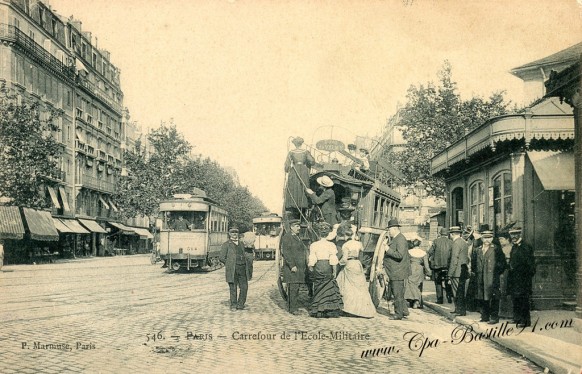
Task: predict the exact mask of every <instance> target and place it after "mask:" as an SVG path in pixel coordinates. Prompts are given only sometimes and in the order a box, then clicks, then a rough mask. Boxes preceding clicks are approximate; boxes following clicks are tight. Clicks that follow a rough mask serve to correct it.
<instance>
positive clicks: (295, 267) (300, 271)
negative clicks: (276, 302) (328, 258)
mask: <svg viewBox="0 0 582 374" xmlns="http://www.w3.org/2000/svg"><path fill="white" fill-rule="evenodd" d="M299 223H300V221H299V220H298V219H292V220H290V221H289V228H290V229H291V232H286V233H285V235H283V238H281V255H282V256H283V261H284V265H283V282H285V283H286V284H287V306H288V308H289V313H291V314H293V315H298V314H299V312H298V310H297V301H298V298H299V286H300V285H302V284H305V277H306V269H307V258H308V256H309V254H308V252H307V248H306V247H305V245H304V244H303V242H302V241H301V239H300V238H299V236H298V235H299V230H300V229H301V226H300V225H299Z"/></svg>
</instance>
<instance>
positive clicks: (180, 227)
mask: <svg viewBox="0 0 582 374" xmlns="http://www.w3.org/2000/svg"><path fill="white" fill-rule="evenodd" d="M174 230H175V231H188V230H190V225H189V224H188V221H186V220H185V219H184V217H182V216H181V215H179V216H178V219H177V220H176V222H174Z"/></svg>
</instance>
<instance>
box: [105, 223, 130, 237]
mask: <svg viewBox="0 0 582 374" xmlns="http://www.w3.org/2000/svg"><path fill="white" fill-rule="evenodd" d="M107 223H109V224H110V225H111V226H113V227H115V228H118V229H119V230H121V231H123V233H124V234H130V235H132V234H136V232H135V231H134V230H133V229H132V228H131V227H129V226H125V225H124V224H123V223H119V222H107Z"/></svg>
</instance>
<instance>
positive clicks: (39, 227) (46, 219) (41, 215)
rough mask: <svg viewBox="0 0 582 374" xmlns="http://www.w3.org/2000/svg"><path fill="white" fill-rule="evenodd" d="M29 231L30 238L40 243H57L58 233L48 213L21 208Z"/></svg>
mask: <svg viewBox="0 0 582 374" xmlns="http://www.w3.org/2000/svg"><path fill="white" fill-rule="evenodd" d="M22 211H23V212H24V218H25V219H26V224H27V226H28V231H30V238H31V239H33V240H42V241H58V240H59V233H58V232H57V229H56V227H55V223H54V221H53V217H51V214H50V213H49V212H45V211H39V210H34V209H30V208H22Z"/></svg>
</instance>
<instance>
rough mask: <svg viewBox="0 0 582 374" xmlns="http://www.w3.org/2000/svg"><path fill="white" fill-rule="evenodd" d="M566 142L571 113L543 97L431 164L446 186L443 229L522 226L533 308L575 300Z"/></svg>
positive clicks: (569, 155)
mask: <svg viewBox="0 0 582 374" xmlns="http://www.w3.org/2000/svg"><path fill="white" fill-rule="evenodd" d="M573 141H574V126H573V119H572V110H571V108H570V107H569V106H568V105H566V104H562V103H560V102H559V100H557V99H545V100H540V101H539V102H538V103H536V105H534V106H532V107H530V108H528V109H526V110H525V111H524V112H523V113H521V114H514V115H507V116H502V117H496V118H493V119H491V120H489V121H488V122H486V123H485V124H483V125H482V126H480V127H478V128H477V129H475V130H473V131H471V132H470V133H468V134H467V135H465V136H464V137H463V138H461V139H460V140H459V141H457V142H455V143H454V144H452V145H451V146H449V147H448V148H446V149H445V150H444V151H443V152H441V153H439V154H438V155H436V156H435V157H434V158H433V159H432V160H431V170H432V174H433V175H435V176H442V177H444V178H445V181H446V186H447V194H448V196H447V217H446V223H447V226H456V225H471V226H472V227H481V226H482V225H483V224H487V225H489V227H491V228H493V229H494V230H495V231H497V232H498V231H499V230H501V229H503V228H504V227H507V226H508V225H514V226H519V227H522V228H523V236H524V241H525V242H526V243H528V244H530V245H532V247H533V248H534V255H535V259H536V269H537V271H536V275H535V278H534V290H533V292H534V293H533V303H534V307H535V308H539V309H547V308H557V307H561V306H562V304H563V303H564V302H569V301H572V300H574V299H575V294H576V279H575V274H576V258H575V249H574V220H573V215H574V172H573V170H574V156H573V153H572V146H573Z"/></svg>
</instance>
